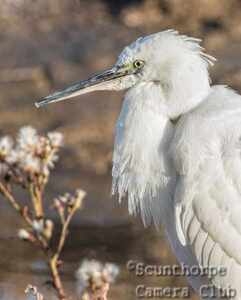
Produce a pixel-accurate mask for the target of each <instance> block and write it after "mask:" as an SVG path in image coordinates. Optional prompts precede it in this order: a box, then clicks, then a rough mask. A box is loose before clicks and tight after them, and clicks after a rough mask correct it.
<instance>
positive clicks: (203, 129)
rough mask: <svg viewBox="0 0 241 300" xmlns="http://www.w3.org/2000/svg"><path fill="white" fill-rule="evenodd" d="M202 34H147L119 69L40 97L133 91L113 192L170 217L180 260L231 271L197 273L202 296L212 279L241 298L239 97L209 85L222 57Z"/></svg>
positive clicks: (160, 218) (160, 217) (144, 213)
mask: <svg viewBox="0 0 241 300" xmlns="http://www.w3.org/2000/svg"><path fill="white" fill-rule="evenodd" d="M199 42H200V40H199V39H195V38H190V37H187V36H185V35H180V34H178V32H176V31H173V30H167V31H163V32H159V33H155V34H152V35H149V36H146V37H141V38H139V39H137V40H136V41H135V42H133V43H132V44H131V45H129V46H127V47H126V48H125V49H124V50H123V51H122V52H121V54H120V56H119V58H118V60H117V62H116V63H115V65H114V66H113V67H112V68H111V69H109V70H107V71H104V72H103V73H100V74H97V75H94V76H92V77H91V78H89V79H88V80H85V81H80V82H78V83H76V84H73V85H72V86H70V87H68V88H66V89H64V90H63V91H60V92H56V93H54V94H52V95H50V96H47V97H45V98H42V99H40V101H39V102H37V103H36V105H37V106H38V107H39V106H42V105H44V104H47V103H51V102H57V101H61V100H64V99H67V98H71V97H73V96H78V95H80V94H84V93H87V92H93V91H97V90H123V89H126V90H127V92H126V95H125V99H124V102H123V106H122V110H121V113H120V116H119V119H118V122H117V125H116V138H115V146H114V155H113V173H112V175H113V193H117V194H118V195H119V199H120V200H121V199H122V198H123V197H124V196H127V198H128V207H129V212H130V213H131V214H134V215H136V214H138V213H140V215H141V217H142V220H143V222H144V224H145V225H148V224H150V223H154V224H155V225H156V226H157V227H158V226H159V225H160V224H161V223H162V224H163V225H164V227H165V230H166V232H167V236H168V238H169V241H170V243H171V245H172V248H173V250H174V252H175V254H176V256H177V258H178V260H179V262H183V263H185V264H188V265H189V266H192V265H198V266H200V267H210V266H212V267H213V268H214V267H217V268H218V267H219V266H223V267H224V268H225V269H226V274H225V276H223V274H220V273H218V274H217V275H216V276H213V277H212V278H211V279H208V278H207V277H201V276H196V277H195V276H191V278H189V280H190V282H191V285H192V286H193V287H194V288H195V289H196V290H197V291H199V294H201V296H204V295H202V293H201V290H200V287H201V286H202V285H203V284H207V283H212V284H214V285H215V287H217V288H218V289H219V288H222V289H228V288H230V287H231V288H232V289H233V290H235V291H236V297H235V299H241V153H240V152H241V97H240V95H239V94H238V93H236V92H235V91H233V90H232V89H230V88H228V87H227V86H223V85H216V86H211V84H210V78H209V72H208V67H209V65H212V64H213V62H214V61H215V59H214V58H213V57H211V56H209V55H208V54H206V53H205V52H204V49H203V48H202V47H201V46H200V45H199ZM205 295H206V294H205ZM209 296H210V295H209ZM215 296H216V297H217V298H222V297H223V296H222V297H221V296H220V295H219V294H218V295H217V294H215ZM210 297H211V296H210Z"/></svg>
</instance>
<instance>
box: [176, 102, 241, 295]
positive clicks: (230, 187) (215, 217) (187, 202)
mask: <svg viewBox="0 0 241 300" xmlns="http://www.w3.org/2000/svg"><path fill="white" fill-rule="evenodd" d="M238 98H239V101H240V97H238ZM223 109H224V111H225V106H224V108H222V110H217V114H216V115H215V118H213V119H212V118H211V119H212V120H211V121H210V120H208V118H207V119H205V118H204V119H202V121H204V122H203V123H202V122H201V125H200V119H199V120H198V121H197V118H196V117H197V114H196V116H195V119H196V123H195V121H194V118H193V117H192V118H189V121H186V125H184V124H182V129H183V130H184V131H185V134H186V136H185V138H184V136H183V135H182V137H181V136H179V141H178V140H177V139H176V141H175V142H176V143H175V147H176V149H175V151H176V154H175V155H176V156H178V155H179V156H180V157H179V165H178V158H176V160H177V165H178V166H177V169H178V171H179V174H180V175H179V180H178V185H177V189H176V196H175V199H176V208H175V210H176V230H177V234H178V237H179V240H180V242H181V243H182V244H183V245H187V246H191V248H192V251H193V253H194V255H195V256H196V258H197V261H198V263H199V265H200V266H201V267H208V268H209V273H210V272H211V269H212V268H216V269H215V270H216V271H218V274H216V275H215V276H213V277H212V278H211V282H212V283H213V284H214V285H215V286H216V287H222V288H226V289H228V288H229V287H231V288H232V289H234V290H235V292H236V293H237V295H236V298H235V299H240V298H241V113H240V105H239V104H238V107H237V110H236V112H235V111H234V110H233V112H231V111H227V114H228V115H229V119H228V118H225V114H222V111H223ZM209 117H210V115H209ZM205 121H207V122H205ZM188 122H189V124H188ZM198 124H199V125H198ZM185 126H186V127H185ZM198 126H199V127H198ZM187 129H188V130H187ZM192 129H195V135H194V134H193V133H194V131H193V130H192ZM179 133H180V132H179ZM207 139H208V142H207ZM184 140H187V141H188V143H189V144H187V143H186V144H185V142H184ZM177 153H178V154H177ZM180 153H181V154H180ZM222 268H223V269H222ZM220 269H221V271H220ZM223 272H224V273H225V274H224V273H223Z"/></svg>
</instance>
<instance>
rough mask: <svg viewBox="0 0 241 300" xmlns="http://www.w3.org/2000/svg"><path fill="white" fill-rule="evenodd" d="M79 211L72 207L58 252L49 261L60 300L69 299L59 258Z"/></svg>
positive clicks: (61, 235) (63, 228)
mask: <svg viewBox="0 0 241 300" xmlns="http://www.w3.org/2000/svg"><path fill="white" fill-rule="evenodd" d="M77 209H78V207H77V206H74V207H72V209H71V211H70V212H69V214H68V216H67V218H66V220H65V222H64V223H63V226H62V230H61V234H60V239H59V243H58V246H57V251H56V252H55V254H54V255H53V256H52V258H51V259H50V261H49V266H50V269H51V273H52V277H53V281H54V286H55V288H56V290H57V292H58V295H59V298H60V299H62V300H64V299H67V298H66V295H65V293H64V289H63V285H62V282H61V279H60V276H59V272H58V267H59V265H60V261H59V257H60V254H61V252H62V250H63V248H64V244H65V241H66V238H67V235H68V227H69V224H70V221H71V219H72V218H73V216H74V214H75V212H76V210H77Z"/></svg>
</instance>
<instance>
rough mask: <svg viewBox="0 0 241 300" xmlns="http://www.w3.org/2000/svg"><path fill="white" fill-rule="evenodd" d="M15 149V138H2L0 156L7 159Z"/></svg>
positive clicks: (0, 140)
mask: <svg viewBox="0 0 241 300" xmlns="http://www.w3.org/2000/svg"><path fill="white" fill-rule="evenodd" d="M12 149H13V140H12V138H11V137H9V136H4V137H2V138H1V139H0V158H1V159H5V158H6V157H7V156H8V155H9V154H10V153H11V151H12Z"/></svg>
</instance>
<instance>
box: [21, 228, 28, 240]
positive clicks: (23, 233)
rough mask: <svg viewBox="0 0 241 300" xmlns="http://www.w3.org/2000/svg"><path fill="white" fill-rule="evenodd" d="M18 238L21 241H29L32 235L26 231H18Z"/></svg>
mask: <svg viewBox="0 0 241 300" xmlns="http://www.w3.org/2000/svg"><path fill="white" fill-rule="evenodd" d="M18 237H19V238H20V239H21V240H28V239H29V237H30V234H29V232H28V231H27V230H26V229H23V228H21V229H19V231H18Z"/></svg>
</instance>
